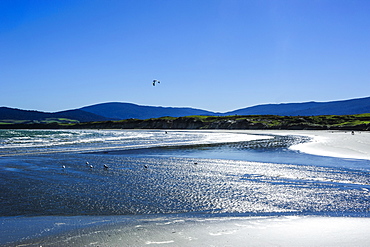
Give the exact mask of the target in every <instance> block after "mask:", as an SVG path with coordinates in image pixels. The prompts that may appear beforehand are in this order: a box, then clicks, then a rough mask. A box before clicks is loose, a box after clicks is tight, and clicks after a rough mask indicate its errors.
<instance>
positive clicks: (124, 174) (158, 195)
mask: <svg viewBox="0 0 370 247" xmlns="http://www.w3.org/2000/svg"><path fill="white" fill-rule="evenodd" d="M253 139H257V140H253ZM308 140H309V139H308V138H305V137H299V136H285V137H282V136H265V135H261V136H251V135H247V134H245V133H244V132H242V131H168V132H167V133H166V132H165V131H146V130H138V131H131V130H130V131H123V130H116V131H113V130H112V131H106V130H104V131H96V130H62V131H54V130H52V131H50V130H45V131H43V130H35V131H32V130H0V186H1V190H0V231H1V232H3V233H4V234H2V236H1V237H0V245H5V244H8V245H9V246H12V243H14V242H15V241H21V242H22V241H23V242H24V241H26V240H27V239H33V238H40V237H45V236H48V235H50V234H59V232H63V231H70V230H73V231H74V232H73V234H72V235H74V236H75V237H76V238H80V237H81V236H85V235H81V234H80V230H78V231H77V232H76V229H79V228H81V227H84V228H85V227H86V226H91V225H94V224H95V223H94V222H98V223H96V224H98V225H101V224H105V223H102V221H101V220H102V219H103V222H107V224H111V223H112V224H113V223H114V222H116V221H115V219H123V218H122V217H135V218H127V219H126V218H124V219H123V221H124V222H126V221H127V222H126V223H127V224H128V222H130V220H129V219H135V220H136V219H138V218H136V217H140V218H143V217H144V219H145V218H146V217H149V218H150V217H153V216H154V217H155V215H158V217H164V219H166V218H167V216H168V217H174V216H173V215H179V214H181V217H180V218H183V219H186V218H189V217H200V218H205V217H207V218H209V217H211V218H212V217H224V216H226V217H230V216H235V217H245V216H248V217H251V216H255V217H262V216H263V217H265V216H268V217H275V216H278V217H281V216H292V215H294V216H300V217H301V216H305V215H310V216H312V215H316V216H347V217H348V216H351V217H369V216H370V214H369V209H370V200H369V199H370V162H369V161H368V160H351V159H340V158H331V157H322V156H314V155H307V154H303V153H299V152H296V151H292V150H290V149H289V147H290V146H291V145H293V144H297V143H301V142H305V141H308ZM87 162H88V164H87ZM104 165H106V166H108V168H104ZM31 216H32V217H31ZM51 216H52V218H49V217H51ZM67 216H68V217H67ZM82 216H89V217H88V218H78V217H82ZM103 216H104V217H109V218H107V219H104V218H101V217H103ZM112 216H120V218H114V217H112ZM45 217H47V218H45ZM76 217H77V218H76ZM96 217H99V218H96ZM175 217H176V216H175ZM76 219H78V220H77V221H74V220H76ZM27 222H34V223H32V224H36V223H37V224H38V228H37V227H36V229H35V228H34V227H31V226H30V225H29V223H27ZM48 222H49V223H48ZM61 222H62V223H63V224H62V223H61ZM66 222H67V223H66ZM82 222H83V223H82ZM126 223H123V224H126ZM60 224H62V225H60ZM49 225H51V227H49ZM63 226H65V227H63ZM68 234H69V233H67V235H68ZM91 234H93V235H94V234H95V233H94V232H92V233H89V234H87V235H86V236H90V235H91ZM91 236H92V235H91ZM56 238H57V239H59V237H58V236H56ZM88 238H90V237H88ZM67 239H69V238H68V237H67ZM104 239H105V237H104ZM54 240H55V239H54ZM54 240H53V241H54ZM27 241H28V240H27ZM27 241H26V242H27ZM35 241H36V240H35ZM35 241H33V240H30V243H36V245H33V244H31V245H29V246H38V245H37V243H38V242H37V241H36V242H35ZM45 241H46V242H45ZM48 241H49V240H43V243H47V242H48ZM63 241H64V240H63ZM66 241H67V240H66ZM68 241H69V240H68ZM104 241H105V240H104ZM24 243H25V242H24ZM50 243H51V242H49V244H50ZM43 245H45V244H43ZM45 246H47V244H46V245H45ZM51 246H52V245H51ZM55 246H58V245H55Z"/></svg>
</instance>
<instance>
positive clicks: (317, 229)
mask: <svg viewBox="0 0 370 247" xmlns="http://www.w3.org/2000/svg"><path fill="white" fill-rule="evenodd" d="M0 220H1V218H0ZM16 220H17V222H16V224H22V225H23V227H24V225H26V226H27V228H28V231H33V234H30V235H29V236H28V237H24V238H23V239H22V240H21V241H17V242H14V241H13V242H12V241H11V240H12V239H11V236H12V234H13V235H17V234H18V232H17V231H18V228H17V227H16V224H13V228H12V227H10V228H7V229H6V231H4V233H5V234H8V235H7V236H8V242H3V243H0V244H2V246H23V247H25V246H100V247H102V246H147V245H148V246H153V245H154V246H158V245H159V246H245V245H246V244H248V246H280V245H281V246H368V245H370V237H368V234H367V233H368V230H367V229H368V228H369V227H370V218H358V217H318V216H252V217H235V216H230V217H199V216H186V215H180V216H179V215H148V216H140V215H139V216H70V217H68V216H66V217H58V216H55V217H53V216H45V217H24V218H18V219H16ZM34 226H36V229H38V228H39V229H38V230H34ZM45 226H47V227H48V230H47V231H45V230H42V227H45ZM0 227H1V225H0ZM18 237H19V235H18ZM18 240H19V238H18Z"/></svg>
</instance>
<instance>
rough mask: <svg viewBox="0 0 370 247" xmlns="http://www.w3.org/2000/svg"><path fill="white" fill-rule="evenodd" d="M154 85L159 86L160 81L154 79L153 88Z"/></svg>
mask: <svg viewBox="0 0 370 247" xmlns="http://www.w3.org/2000/svg"><path fill="white" fill-rule="evenodd" d="M155 83H158V84H159V83H161V82H160V81H158V80H156V79H154V80H153V86H155Z"/></svg>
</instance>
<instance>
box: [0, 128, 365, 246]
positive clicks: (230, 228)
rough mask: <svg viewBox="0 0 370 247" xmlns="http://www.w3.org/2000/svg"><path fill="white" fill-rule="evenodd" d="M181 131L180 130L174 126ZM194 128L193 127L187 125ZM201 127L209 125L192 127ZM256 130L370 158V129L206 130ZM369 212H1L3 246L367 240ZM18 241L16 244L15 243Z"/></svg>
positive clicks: (325, 151) (311, 147) (302, 148)
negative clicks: (6, 214) (344, 214)
mask: <svg viewBox="0 0 370 247" xmlns="http://www.w3.org/2000/svg"><path fill="white" fill-rule="evenodd" d="M170 131H175V130H169V132H170ZM183 131H189V130H183ZM191 131H200V132H202V131H203V130H191ZM204 131H211V132H221V133H241V134H242V133H245V134H250V135H261V134H263V135H266V137H267V136H269V135H278V136H288V135H293V136H307V137H310V138H312V140H311V141H309V142H306V143H301V144H297V145H293V146H291V147H290V149H292V150H296V151H299V152H302V153H308V154H313V155H319V156H330V157H338V158H344V159H365V160H370V150H369V147H370V133H368V132H362V133H360V132H355V133H354V135H352V134H351V132H350V131H347V132H345V131H326V130H323V131H316V130H309V131H308V130H307V131H302V130H204ZM364 193H367V192H366V191H365V190H364ZM369 227H370V218H369V217H358V216H355V217H336V216H334V217H328V216H317V215H316V216H315V215H299V214H298V215H296V216H294V215H291V216H289V215H279V216H243V215H240V216H235V215H233V214H230V215H226V216H215V215H202V214H182V215H180V214H178V215H173V214H166V215H162V214H158V215H122V216H37V217H24V216H15V217H0V233H1V235H2V236H6V237H3V238H1V239H0V240H1V241H0V245H1V246H63V245H64V246H100V247H102V246H146V245H149V246H153V245H155V246H158V245H163V246H179V245H180V246H210V245H214V246H245V244H246V243H248V245H249V246H251V245H252V246H276V245H283V246H353V245H355V246H356V245H357V246H367V245H370V237H368V234H367V229H368V228H369ZM15 244H16V245H15Z"/></svg>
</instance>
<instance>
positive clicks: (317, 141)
mask: <svg viewBox="0 0 370 247" xmlns="http://www.w3.org/2000/svg"><path fill="white" fill-rule="evenodd" d="M245 133H250V134H271V135H281V136H287V135H296V136H307V137H309V138H312V140H311V141H309V142H306V143H300V144H297V145H293V146H291V147H290V149H291V150H296V151H299V152H302V153H307V154H312V155H318V156H327V157H336V158H344V159H364V160H370V133H369V132H363V131H355V132H354V134H352V132H351V131H332V130H330V131H329V130H246V131H245Z"/></svg>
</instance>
